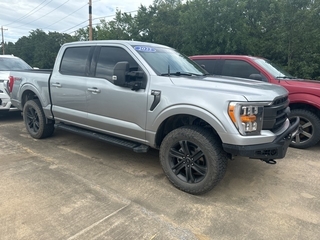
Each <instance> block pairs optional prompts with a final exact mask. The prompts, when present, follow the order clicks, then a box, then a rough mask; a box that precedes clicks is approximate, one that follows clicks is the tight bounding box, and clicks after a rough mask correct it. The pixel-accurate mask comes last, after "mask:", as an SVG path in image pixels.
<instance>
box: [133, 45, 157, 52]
mask: <svg viewBox="0 0 320 240" xmlns="http://www.w3.org/2000/svg"><path fill="white" fill-rule="evenodd" d="M134 50H136V51H140V52H156V50H155V49H154V48H151V47H146V46H135V47H134Z"/></svg>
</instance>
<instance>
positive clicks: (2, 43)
mask: <svg viewBox="0 0 320 240" xmlns="http://www.w3.org/2000/svg"><path fill="white" fill-rule="evenodd" d="M90 1H91V0H90ZM3 30H8V29H7V28H3V26H1V36H2V42H1V45H2V55H4V53H5V51H4V37H3Z"/></svg>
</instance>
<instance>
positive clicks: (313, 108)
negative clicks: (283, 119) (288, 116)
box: [289, 102, 320, 118]
mask: <svg viewBox="0 0 320 240" xmlns="http://www.w3.org/2000/svg"><path fill="white" fill-rule="evenodd" d="M289 106H290V109H291V110H294V109H304V110H308V111H310V112H312V113H314V114H316V115H317V116H318V118H320V109H319V108H317V107H316V106H314V105H312V104H309V103H301V102H293V103H290V104H289Z"/></svg>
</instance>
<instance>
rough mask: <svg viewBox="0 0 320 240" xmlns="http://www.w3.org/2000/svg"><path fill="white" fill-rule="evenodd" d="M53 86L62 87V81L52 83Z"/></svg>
mask: <svg viewBox="0 0 320 240" xmlns="http://www.w3.org/2000/svg"><path fill="white" fill-rule="evenodd" d="M51 86H52V87H56V88H61V87H62V85H61V84H60V83H58V82H56V83H52V84H51Z"/></svg>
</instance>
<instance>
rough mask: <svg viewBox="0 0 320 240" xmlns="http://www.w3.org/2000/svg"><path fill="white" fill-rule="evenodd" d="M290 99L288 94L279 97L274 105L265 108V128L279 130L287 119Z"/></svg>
mask: <svg viewBox="0 0 320 240" xmlns="http://www.w3.org/2000/svg"><path fill="white" fill-rule="evenodd" d="M288 105H289V99H288V96H285V97H281V98H277V99H275V100H274V101H273V103H272V105H270V106H266V107H265V108H264V117H263V126H262V129H263V130H271V131H273V132H275V131H277V130H278V129H279V128H281V126H282V125H283V123H284V122H285V121H286V119H287V114H288V112H289V111H288V110H289V109H288Z"/></svg>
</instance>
